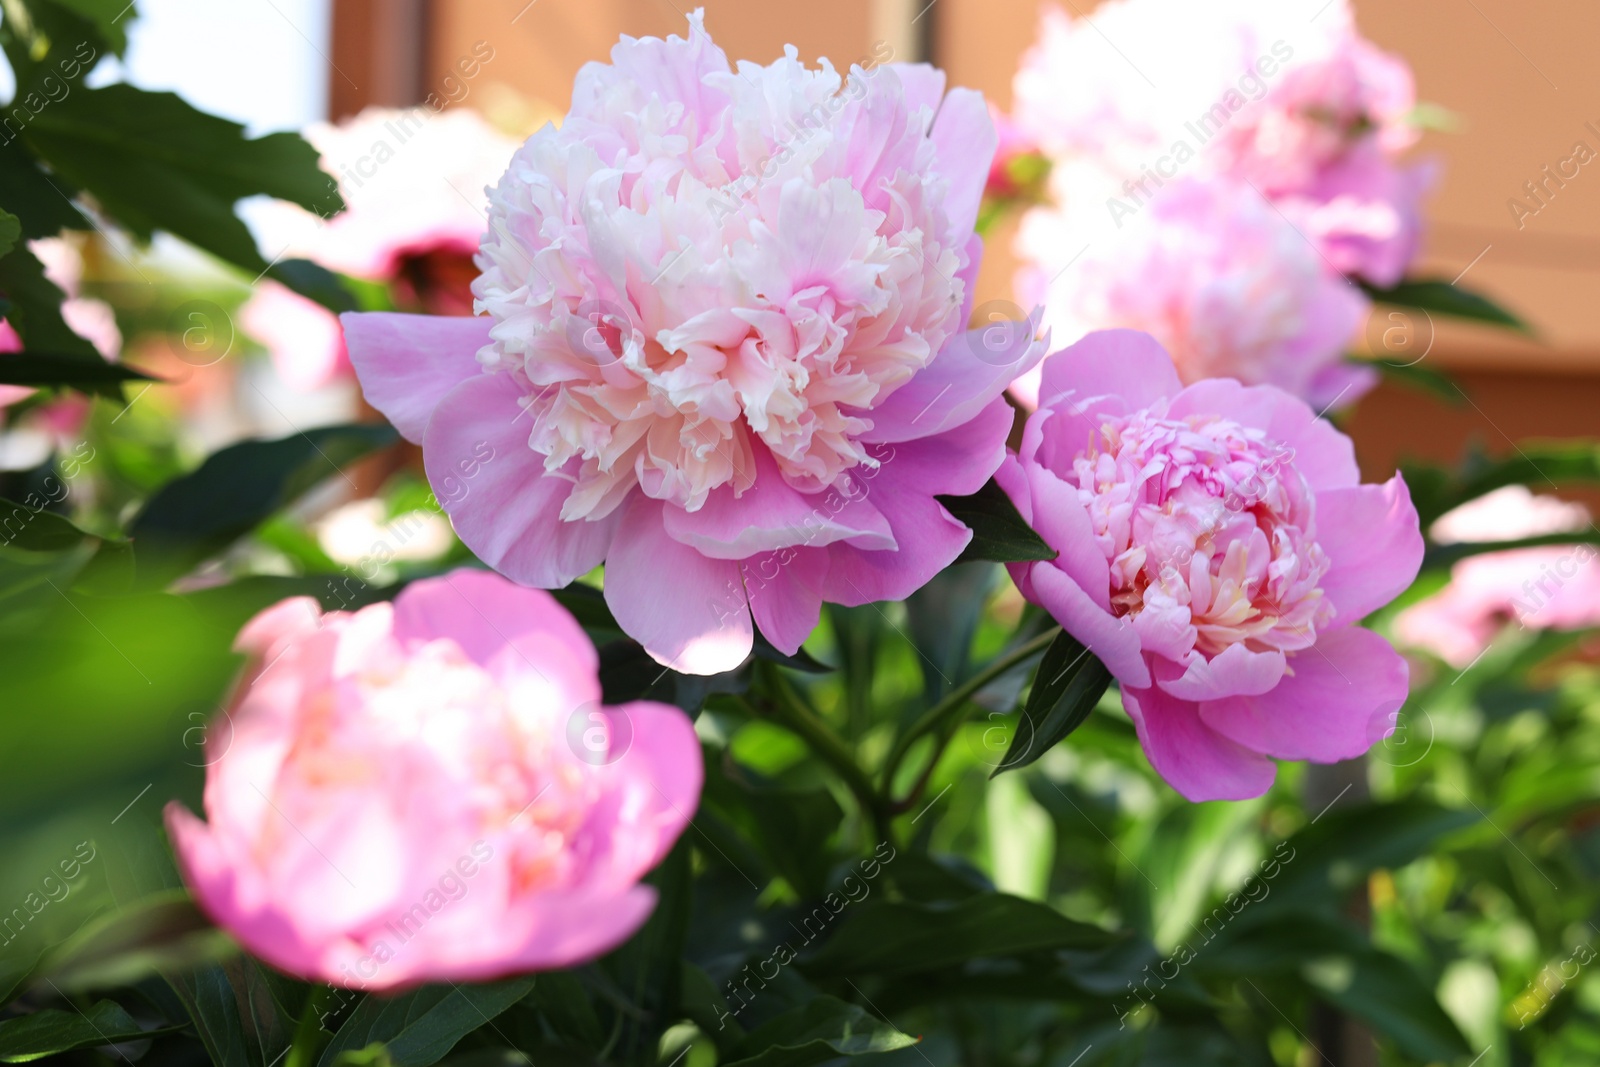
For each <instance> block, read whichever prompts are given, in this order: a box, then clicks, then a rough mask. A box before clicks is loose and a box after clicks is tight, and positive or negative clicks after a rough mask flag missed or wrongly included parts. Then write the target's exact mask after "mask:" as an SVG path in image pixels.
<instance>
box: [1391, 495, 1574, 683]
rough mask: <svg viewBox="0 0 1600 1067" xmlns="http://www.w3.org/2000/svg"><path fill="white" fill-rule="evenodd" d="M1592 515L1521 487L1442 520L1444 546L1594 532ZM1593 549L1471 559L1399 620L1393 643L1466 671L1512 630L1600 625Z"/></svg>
mask: <svg viewBox="0 0 1600 1067" xmlns="http://www.w3.org/2000/svg"><path fill="white" fill-rule="evenodd" d="M1590 528H1592V524H1591V521H1590V518H1589V513H1588V510H1587V509H1585V508H1584V507H1583V506H1582V505H1581V504H1574V503H1570V502H1568V501H1564V500H1560V499H1558V498H1556V497H1550V496H1538V495H1535V494H1533V493H1531V492H1529V491H1528V489H1527V488H1526V487H1524V486H1520V485H1512V486H1507V487H1505V488H1503V489H1497V490H1495V491H1494V492H1492V493H1489V494H1487V495H1485V496H1483V497H1480V498H1479V499H1477V500H1475V501H1472V502H1471V503H1468V504H1464V505H1462V506H1461V507H1459V508H1456V509H1455V510H1454V511H1451V512H1449V513H1447V514H1445V515H1444V516H1442V517H1441V518H1440V519H1439V520H1438V521H1437V522H1435V523H1434V525H1433V530H1432V533H1433V537H1434V540H1436V541H1438V542H1439V543H1441V544H1450V543H1460V542H1493V541H1512V540H1517V539H1519V538H1524V537H1541V536H1547V535H1552V534H1560V533H1576V532H1578V531H1580V530H1585V529H1590ZM1595 555H1596V549H1595V546H1593V545H1588V544H1571V545H1550V546H1546V547H1541V548H1520V549H1511V550H1509V551H1505V552H1488V553H1484V554H1483V555H1479V556H1470V557H1468V558H1466V559H1464V560H1462V561H1461V562H1459V563H1457V564H1456V565H1455V566H1454V567H1452V568H1451V570H1450V584H1449V585H1447V586H1445V587H1444V589H1442V590H1441V591H1440V592H1438V593H1436V594H1434V595H1433V596H1430V597H1428V598H1427V599H1425V600H1421V601H1418V602H1417V603H1415V604H1413V605H1411V606H1410V607H1408V608H1406V609H1405V610H1404V611H1402V612H1401V613H1400V614H1399V615H1398V616H1396V618H1395V624H1394V632H1395V637H1396V638H1397V639H1398V640H1399V641H1400V642H1401V643H1402V644H1406V645H1410V646H1412V647H1415V648H1420V649H1424V650H1426V651H1428V652H1431V653H1433V654H1434V655H1436V656H1438V657H1439V658H1440V659H1442V660H1444V661H1445V662H1446V663H1449V664H1451V665H1452V666H1455V667H1463V668H1464V667H1466V666H1467V665H1468V664H1470V663H1472V662H1473V661H1474V660H1476V659H1477V658H1478V657H1479V656H1480V655H1482V654H1483V651H1484V649H1486V648H1488V647H1489V645H1490V643H1491V642H1493V641H1494V639H1495V638H1496V637H1497V636H1498V635H1499V634H1500V632H1501V630H1503V629H1504V628H1505V627H1506V626H1507V625H1509V624H1511V623H1513V622H1514V623H1516V624H1517V625H1518V626H1519V627H1521V628H1523V629H1532V630H1584V629H1588V628H1590V627H1595V626H1600V569H1597V568H1596V567H1595V566H1594V560H1595Z"/></svg>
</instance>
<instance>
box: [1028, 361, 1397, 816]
mask: <svg viewBox="0 0 1600 1067" xmlns="http://www.w3.org/2000/svg"><path fill="white" fill-rule="evenodd" d="M998 480H999V482H1000V484H1001V486H1002V487H1003V488H1004V489H1005V490H1006V492H1007V493H1008V494H1009V495H1010V497H1011V499H1012V500H1013V501H1014V502H1015V503H1016V505H1017V507H1018V509H1019V510H1020V511H1021V512H1022V515H1023V517H1024V518H1026V519H1027V520H1028V521H1029V522H1030V524H1032V525H1033V527H1034V528H1035V529H1036V530H1038V531H1039V533H1040V535H1041V536H1042V537H1043V538H1044V539H1045V541H1047V542H1048V543H1049V544H1050V545H1051V547H1053V548H1055V549H1057V550H1058V551H1059V553H1060V555H1059V556H1058V557H1057V558H1056V559H1054V560H1049V561H1042V562H1037V563H1025V564H1012V565H1011V572H1012V576H1013V578H1014V579H1015V580H1016V582H1017V585H1018V587H1019V588H1020V589H1021V590H1022V593H1023V595H1024V596H1026V597H1027V598H1028V599H1030V600H1032V601H1034V602H1035V603H1037V604H1039V605H1041V606H1042V607H1044V608H1045V609H1046V610H1047V611H1049V612H1050V614H1051V615H1053V616H1054V617H1055V618H1056V620H1057V621H1058V622H1060V623H1061V625H1062V626H1063V627H1064V628H1065V629H1066V630H1067V632H1068V633H1070V634H1071V635H1072V636H1073V637H1075V638H1077V639H1078V640H1079V641H1081V642H1083V644H1084V645H1085V646H1087V647H1088V648H1089V650H1090V651H1091V652H1093V653H1094V654H1095V655H1097V656H1098V657H1100V659H1101V661H1102V662H1104V663H1105V665H1106V667H1107V668H1108V669H1109V670H1110V671H1111V673H1112V674H1113V675H1114V676H1115V677H1116V678H1117V680H1118V682H1119V683H1120V684H1121V688H1122V699H1123V706H1124V707H1125V708H1126V709H1127V711H1128V714H1129V715H1130V716H1131V717H1132V718H1133V721H1134V725H1135V727H1136V728H1137V730H1138V734H1139V740H1140V743H1141V744H1142V745H1143V746H1144V750H1145V753H1146V754H1147V755H1148V756H1149V758H1150V762H1151V764H1152V765H1153V766H1154V767H1155V769H1156V770H1157V771H1158V772H1159V773H1160V774H1161V776H1162V777H1163V778H1165V779H1166V780H1167V781H1168V782H1169V783H1171V784H1172V786H1173V787H1174V788H1176V789H1177V790H1178V791H1179V792H1180V793H1182V794H1183V795H1184V796H1186V797H1188V798H1189V799H1191V800H1220V799H1242V798H1245V797H1253V796H1259V795H1260V794H1261V793H1263V792H1265V791H1266V790H1267V788H1268V787H1269V786H1270V785H1271V784H1272V781H1273V778H1274V775H1275V767H1274V764H1273V760H1274V759H1288V760H1313V761H1316V762H1323V763H1329V762H1335V761H1338V760H1344V759H1350V758H1353V757H1355V756H1359V755H1360V754H1362V753H1363V752H1365V751H1366V750H1367V749H1368V748H1369V747H1370V746H1371V745H1372V744H1373V743H1374V742H1376V741H1378V740H1379V739H1381V738H1382V737H1384V736H1386V735H1387V733H1388V732H1389V731H1390V730H1391V729H1392V728H1393V723H1394V715H1395V713H1396V712H1398V711H1399V709H1400V706H1401V704H1402V703H1403V702H1404V701H1405V698H1406V685H1407V670H1406V664H1405V660H1404V659H1402V658H1401V656H1400V655H1399V654H1398V653H1396V652H1395V651H1394V649H1392V648H1391V647H1390V646H1389V644H1388V642H1386V641H1385V640H1384V639H1383V638H1381V637H1379V636H1378V635H1377V634H1375V633H1372V632H1371V631H1369V630H1365V629H1362V628H1361V627H1360V626H1358V625H1357V623H1359V622H1360V621H1361V619H1362V618H1363V617H1365V616H1366V615H1368V614H1370V613H1371V612H1372V611H1374V610H1376V609H1378V608H1380V607H1382V606H1383V605H1385V604H1387V603H1388V602H1389V601H1391V600H1392V599H1394V597H1395V596H1397V595H1398V594H1399V593H1401V592H1402V591H1403V590H1405V588H1406V587H1407V586H1409V585H1410V584H1411V581H1412V579H1413V578H1415V577H1416V574H1417V570H1418V568H1419V567H1420V566H1421V562H1422V535H1421V533H1420V531H1419V529H1418V523H1417V513H1416V509H1415V508H1413V507H1412V505H1411V498H1410V494H1409V493H1408V491H1407V490H1406V486H1405V483H1404V481H1402V480H1401V478H1400V476H1399V475H1396V476H1395V477H1394V478H1393V479H1392V480H1391V481H1389V482H1387V483H1385V484H1383V485H1361V484H1360V474H1359V472H1358V471H1357V469H1356V464H1355V455H1354V450H1353V448H1352V446H1351V443H1350V440H1349V438H1347V437H1345V436H1344V435H1343V434H1341V433H1339V432H1338V431H1337V430H1335V429H1334V428H1333V427H1332V426H1331V425H1329V424H1328V423H1326V422H1324V421H1322V420H1320V419H1318V418H1317V416H1316V415H1315V413H1314V412H1313V411H1312V410H1311V409H1310V408H1309V407H1308V406H1307V405H1306V404H1305V403H1303V402H1302V401H1300V400H1297V399H1295V398H1294V397H1292V396H1289V395H1288V394H1287V393H1284V392H1282V391H1280V390H1278V389H1275V388H1273V387H1271V386H1255V387H1246V386H1243V385H1241V384H1239V383H1238V382H1237V381H1231V380H1210V381H1203V382H1199V383H1196V384H1194V385H1190V386H1188V387H1185V386H1184V385H1183V383H1182V382H1181V381H1180V380H1179V378H1178V375H1177V373H1176V372H1175V370H1174V368H1173V364H1172V361H1171V359H1170V358H1169V357H1168V356H1167V354H1166V352H1164V351H1163V350H1162V349H1161V347H1160V345H1158V344H1157V343H1156V342H1155V341H1154V340H1153V339H1151V338H1150V337H1149V336H1147V335H1144V334H1138V333H1133V332H1131V331H1122V330H1114V331H1107V332H1103V333H1095V334H1091V335H1090V336H1088V337H1086V338H1084V339H1083V340H1082V341H1080V342H1079V343H1078V344H1076V345H1074V346H1073V347H1071V348H1069V349H1067V350H1065V351H1063V352H1060V353H1058V354H1056V355H1054V356H1052V357H1051V358H1050V359H1048V360H1046V362H1045V365H1044V380H1043V384H1042V391H1041V396H1040V402H1039V408H1038V410H1037V411H1036V412H1035V413H1034V414H1033V415H1032V416H1031V417H1030V418H1029V419H1028V423H1027V426H1026V428H1025V430H1024V433H1023V441H1022V450H1021V453H1020V454H1019V455H1018V456H1016V457H1014V458H1008V460H1007V462H1006V465H1005V466H1004V467H1003V468H1002V469H1001V471H1000V474H999V475H998Z"/></svg>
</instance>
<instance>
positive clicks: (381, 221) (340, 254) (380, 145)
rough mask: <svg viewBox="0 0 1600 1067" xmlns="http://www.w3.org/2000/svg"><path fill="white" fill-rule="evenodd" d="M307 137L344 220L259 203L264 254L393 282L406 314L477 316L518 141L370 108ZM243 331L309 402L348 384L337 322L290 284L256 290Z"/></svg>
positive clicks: (487, 130) (419, 114) (466, 121)
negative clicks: (478, 264) (482, 274)
mask: <svg viewBox="0 0 1600 1067" xmlns="http://www.w3.org/2000/svg"><path fill="white" fill-rule="evenodd" d="M304 132H305V137H306V140H308V141H310V142H311V144H312V146H313V147H315V148H316V149H317V151H318V152H319V153H321V156H322V167H323V169H324V170H325V171H327V172H328V173H329V174H331V175H334V176H336V177H337V180H338V183H339V193H340V195H341V196H342V197H343V198H344V201H345V205H346V210H344V211H343V212H340V213H339V214H337V215H335V216H333V217H332V218H329V219H319V218H318V217H317V216H315V215H313V214H312V213H311V212H308V211H306V210H305V209H304V208H301V207H297V206H296V205H294V204H290V203H287V202H284V201H274V202H272V203H271V204H269V205H263V208H262V210H261V211H259V212H257V223H258V229H259V230H260V232H261V243H262V245H263V248H264V250H265V253H264V254H266V255H267V256H270V257H275V258H302V259H309V260H312V261H313V262H315V263H318V264H320V265H321V266H323V267H326V268H327V269H329V270H331V271H335V272H337V273H340V274H347V275H350V276H351V277H354V278H360V279H363V280H366V281H375V282H383V283H386V284H388V285H390V286H391V288H392V289H393V290H394V292H393V295H394V297H395V299H396V300H397V301H398V302H399V303H400V305H401V306H404V307H407V308H412V309H416V310H425V311H428V312H430V313H436V314H448V315H469V314H471V313H472V294H471V291H470V288H469V287H470V285H471V281H472V277H473V271H472V267H471V260H472V256H473V254H474V253H475V252H476V251H477V249H478V241H479V238H480V237H481V236H482V235H483V226H484V221H483V220H484V212H485V211H486V210H487V208H488V199H487V197H486V196H485V189H486V188H487V187H488V186H490V185H492V184H494V182H495V181H496V180H498V179H499V177H500V175H501V174H502V173H504V171H505V167H506V163H507V161H509V160H510V159H511V154H512V153H513V152H515V151H516V148H517V142H516V141H515V140H513V139H511V138H510V137H507V136H505V135H504V134H502V133H500V132H499V131H498V130H496V129H495V128H494V127H493V126H491V125H490V124H489V123H488V122H487V121H486V120H485V119H483V118H482V117H481V116H479V115H478V114H477V113H476V112H474V111H471V110H468V109H465V108H460V109H453V110H449V111H444V112H441V113H435V112H433V111H432V110H430V109H429V108H427V107H421V106H419V107H414V108H406V109H393V108H368V109H366V110H365V111H363V112H361V113H360V114H359V115H356V116H355V117H354V118H351V119H347V120H346V121H344V122H341V123H338V124H336V125H335V124H330V123H316V124H313V125H311V126H308V127H307V128H306V130H305V131H304ZM241 325H242V326H243V327H244V329H245V332H246V333H248V334H250V335H251V336H252V337H254V338H255V339H256V340H257V341H259V342H261V344H262V345H264V346H265V347H266V349H267V351H268V352H269V354H270V355H271V356H272V359H273V362H274V364H275V365H276V366H277V368H278V370H279V373H280V374H282V376H283V378H284V380H285V381H286V382H287V383H288V384H289V385H290V386H291V387H292V388H295V389H298V390H301V391H307V392H309V391H311V390H313V389H317V388H320V387H321V386H324V385H327V384H328V383H330V382H333V381H336V380H338V379H340V378H342V377H346V376H348V375H349V374H350V360H349V357H348V356H347V355H346V353H345V347H344V339H343V337H342V336H341V334H340V330H339V323H338V319H337V318H336V317H335V316H334V315H333V313H332V312H330V311H328V310H327V309H326V308H324V307H322V305H320V304H318V303H316V302H315V301H313V300H309V299H307V298H306V297H303V296H300V295H299V294H298V293H295V292H293V291H292V290H290V289H288V288H287V287H285V286H282V285H279V284H278V283H276V282H267V283H264V284H262V285H261V286H259V287H258V288H257V289H256V291H255V293H253V294H252V295H251V298H250V299H249V300H248V301H246V303H245V305H244V307H243V308H242V309H241Z"/></svg>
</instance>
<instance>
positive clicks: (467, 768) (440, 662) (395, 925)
mask: <svg viewBox="0 0 1600 1067" xmlns="http://www.w3.org/2000/svg"><path fill="white" fill-rule="evenodd" d="M237 647H238V649H239V650H240V651H241V652H244V653H247V654H248V655H249V657H250V662H249V666H248V667H247V669H246V671H245V673H244V675H243V677H242V679H241V681H240V685H239V689H238V691H237V693H236V695H235V697H234V698H233V704H232V707H231V710H230V711H229V713H228V715H227V716H226V717H225V718H223V719H221V720H219V721H217V722H216V723H213V724H212V725H211V726H210V727H209V733H208V736H207V741H206V754H207V759H208V767H207V773H206V788H205V811H206V818H207V820H208V821H207V822H201V821H200V820H199V819H197V818H195V817H194V816H193V815H191V814H190V813H189V811H188V810H187V809H186V808H184V807H183V806H182V805H180V804H178V803H176V802H174V803H172V804H170V805H168V807H167V810H166V819H167V829H168V832H169V834H170V835H171V838H172V842H173V846H174V848H175V850H176V852H177V856H178V860H179V864H180V866H181V868H182V870H183V874H184V880H185V881H186V882H187V883H188V885H189V887H190V889H191V890H192V891H193V892H194V895H195V897H196V899H197V900H198V902H199V904H200V906H201V907H202V908H203V909H204V910H205V911H206V912H207V914H209V915H210V916H211V917H212V918H213V919H215V920H216V921H217V922H218V923H219V924H221V925H222V926H223V927H225V928H226V929H227V930H228V931H229V932H230V933H231V934H232V935H233V936H234V937H235V938H237V939H238V940H239V942H240V943H241V944H243V945H244V946H245V947H246V948H247V949H248V950H249V951H251V952H252V953H254V954H255V955H257V956H260V957H261V958H262V959H264V960H266V961H267V962H269V963H271V964H272V965H273V966H275V967H278V968H279V969H281V970H283V971H286V972H288V973H290V974H294V975H298V976H300V977H302V978H306V979H318V980H322V981H328V982H332V983H335V984H338V985H346V986H358V987H363V988H368V989H380V990H381V989H393V988H396V987H404V986H411V985H415V984H418V983H421V982H425V981H448V982H463V981H481V980H486V979H490V978H495V977H498V976H502V975H507V974H514V973H518V972H524V971H532V970H545V969H551V968H559V967H566V966H570V965H573V964H576V963H581V962H584V961H586V960H589V959H592V958H594V957H596V956H598V955H600V954H602V953H604V952H606V951H608V950H609V949H611V948H613V947H614V946H616V945H617V944H619V943H620V942H622V941H623V940H625V939H626V938H627V937H628V936H629V935H631V934H632V933H633V931H634V930H636V929H638V927H639V925H640V924H641V923H643V922H644V920H645V918H646V916H647V915H649V913H650V910H651V908H652V907H653V906H654V902H655V892H654V890H652V889H650V888H649V887H647V886H641V885H640V884H639V879H640V878H641V876H642V875H644V873H645V872H646V871H648V870H649V869H650V868H652V867H653V866H655V865H656V864H657V863H659V862H660V861H661V859H662V858H663V857H664V856H665V855H666V853H667V851H668V850H669V849H670V848H671V847H672V844H673V842H674V841H675V840H676V839H677V837H678V835H679V834H680V833H682V832H683V829H684V827H685V826H686V825H687V824H688V821H689V819H690V816H691V815H692V814H693V813H694V810H695V807H696V805H697V803H698V801H699V794H700V784H701V756H700V746H699V742H698V741H697V739H696V737H695V733H694V728H693V726H692V725H691V724H690V722H689V720H688V719H687V717H685V716H684V714H683V713H682V712H681V711H679V710H678V709H676V708H673V707H668V706H666V705H662V704H655V703H650V702H645V701H640V702H635V703H631V704H624V705H621V706H618V707H604V706H602V704H601V696H600V684H599V682H598V680H597V673H596V672H597V669H598V660H597V657H596V655H595V651H594V647H593V645H591V644H590V642H589V639H588V638H587V637H586V636H585V635H584V633H583V631H582V630H580V629H579V628H578V626H577V624H576V623H575V622H574V621H573V620H572V617H571V616H569V615H568V614H567V613H566V612H565V611H564V610H563V609H562V608H561V607H560V606H559V605H557V604H556V602H555V601H554V600H553V599H552V598H551V597H550V596H549V595H548V594H546V593H542V592H538V591H535V590H527V589H522V588H519V587H517V586H515V585H513V584H511V583H510V582H507V581H506V580H504V579H503V578H500V577H498V576H496V575H493V574H489V573H486V572H483V571H472V570H461V571H456V572H454V573H452V574H448V575H445V576H443V577H440V578H432V579H427V580H424V581H419V582H415V583H413V584H411V585H410V586H408V587H407V588H406V589H405V591H404V592H402V593H401V594H400V596H399V597H398V598H397V599H396V600H395V602H394V603H393V604H387V603H385V604H376V605H373V606H371V607H367V608H363V609H362V610H360V611H358V612H356V613H354V614H349V613H346V612H330V613H328V614H321V613H320V612H319V611H318V609H317V606H316V602H315V601H313V600H311V599H310V598H307V597H299V598H295V599H292V600H286V601H283V602H282V603H280V604H278V605H276V606H275V607H272V608H269V609H267V610H266V611H264V612H262V613H261V614H260V615H257V616H256V617H255V619H253V620H252V621H251V622H250V623H249V624H248V625H246V626H245V628H244V629H243V630H242V631H241V632H240V634H239V639H238V643H237Z"/></svg>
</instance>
